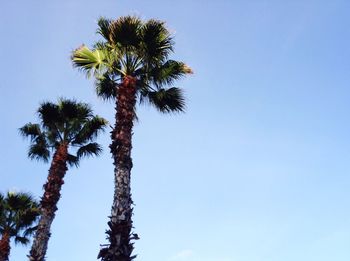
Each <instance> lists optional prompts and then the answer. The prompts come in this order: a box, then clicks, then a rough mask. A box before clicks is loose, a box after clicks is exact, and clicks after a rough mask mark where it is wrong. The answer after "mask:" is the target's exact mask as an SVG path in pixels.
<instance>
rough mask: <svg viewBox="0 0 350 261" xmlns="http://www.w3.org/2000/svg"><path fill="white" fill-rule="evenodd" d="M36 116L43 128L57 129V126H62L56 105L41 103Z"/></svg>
mask: <svg viewBox="0 0 350 261" xmlns="http://www.w3.org/2000/svg"><path fill="white" fill-rule="evenodd" d="M38 114H39V118H40V120H41V121H42V123H43V126H45V127H47V128H53V127H55V128H57V126H58V125H61V124H62V117H61V115H60V112H59V107H58V105H57V104H54V103H52V102H43V103H41V104H40V107H39V109H38Z"/></svg>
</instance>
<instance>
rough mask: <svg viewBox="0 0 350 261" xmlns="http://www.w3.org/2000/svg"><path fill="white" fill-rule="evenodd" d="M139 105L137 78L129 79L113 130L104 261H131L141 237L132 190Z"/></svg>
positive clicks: (120, 96) (120, 90)
mask: <svg viewBox="0 0 350 261" xmlns="http://www.w3.org/2000/svg"><path fill="white" fill-rule="evenodd" d="M135 105H136V79H135V78H133V77H130V76H126V77H124V79H123V82H122V84H121V85H120V86H119V87H118V89H117V105H116V123H115V127H114V130H113V131H112V135H111V138H112V144H111V145H110V149H111V153H112V155H113V159H114V166H115V168H114V179H115V188H114V198H113V205H112V211H111V216H110V221H109V222H108V226H109V230H107V232H106V234H107V235H108V240H109V243H110V244H109V245H107V247H105V248H102V249H101V250H100V253H99V255H98V258H102V260H104V261H130V260H132V259H134V258H135V256H131V254H132V251H133V248H134V247H133V243H131V240H132V239H136V238H137V235H136V234H132V233H131V229H132V219H131V218H132V203H133V201H132V199H131V189H130V172H131V168H132V159H131V148H132V144H131V137H132V128H133V121H134V118H135Z"/></svg>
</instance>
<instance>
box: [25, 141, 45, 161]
mask: <svg viewBox="0 0 350 261" xmlns="http://www.w3.org/2000/svg"><path fill="white" fill-rule="evenodd" d="M28 157H29V158H30V159H32V160H33V159H35V160H42V161H44V162H48V161H49V158H50V150H49V147H48V144H47V143H46V141H44V140H39V141H37V142H35V143H33V144H31V145H30V146H29V150H28Z"/></svg>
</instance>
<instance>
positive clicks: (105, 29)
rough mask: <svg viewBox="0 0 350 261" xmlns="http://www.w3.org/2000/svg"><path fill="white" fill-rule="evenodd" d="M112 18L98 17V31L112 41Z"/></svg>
mask: <svg viewBox="0 0 350 261" xmlns="http://www.w3.org/2000/svg"><path fill="white" fill-rule="evenodd" d="M111 22H112V21H111V20H110V19H106V18H104V17H100V18H99V19H98V22H97V24H98V29H97V33H98V34H100V35H101V36H102V37H103V38H104V39H105V40H106V41H108V42H109V41H110V33H111V32H110V25H111Z"/></svg>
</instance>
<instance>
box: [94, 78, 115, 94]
mask: <svg viewBox="0 0 350 261" xmlns="http://www.w3.org/2000/svg"><path fill="white" fill-rule="evenodd" d="M95 87H96V94H97V96H99V97H101V98H102V99H103V100H110V99H115V98H116V82H115V81H114V80H113V79H112V78H111V77H110V75H109V74H108V73H105V74H104V75H103V76H100V77H97V78H96V82H95Z"/></svg>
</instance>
